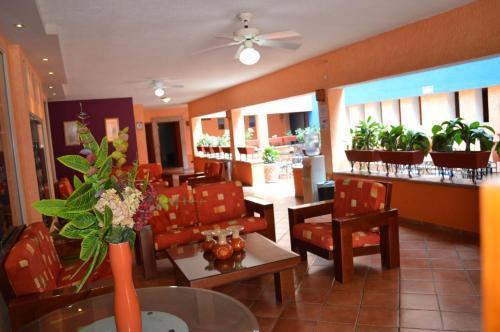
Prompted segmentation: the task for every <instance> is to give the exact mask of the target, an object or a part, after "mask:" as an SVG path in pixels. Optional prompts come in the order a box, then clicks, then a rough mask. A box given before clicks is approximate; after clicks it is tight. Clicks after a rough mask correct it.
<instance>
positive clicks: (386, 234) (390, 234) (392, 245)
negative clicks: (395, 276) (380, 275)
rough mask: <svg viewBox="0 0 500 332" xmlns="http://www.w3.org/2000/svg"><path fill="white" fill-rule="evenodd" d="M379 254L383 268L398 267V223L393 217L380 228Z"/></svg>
mask: <svg viewBox="0 0 500 332" xmlns="http://www.w3.org/2000/svg"><path fill="white" fill-rule="evenodd" d="M380 255H381V256H382V266H383V267H385V268H389V269H390V268H395V267H399V223H398V218H397V217H396V218H393V219H392V220H390V221H389V224H388V225H387V226H383V227H381V228H380Z"/></svg>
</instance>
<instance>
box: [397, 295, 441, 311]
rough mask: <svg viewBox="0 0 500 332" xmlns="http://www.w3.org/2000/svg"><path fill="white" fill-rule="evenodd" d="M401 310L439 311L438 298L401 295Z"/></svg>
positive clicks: (434, 296) (433, 296)
mask: <svg viewBox="0 0 500 332" xmlns="http://www.w3.org/2000/svg"><path fill="white" fill-rule="evenodd" d="M400 308H401V309H423V310H439V305H438V300H437V296H436V295H434V294H432V295H430V294H401V304H400Z"/></svg>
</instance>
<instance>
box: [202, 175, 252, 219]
mask: <svg viewBox="0 0 500 332" xmlns="http://www.w3.org/2000/svg"><path fill="white" fill-rule="evenodd" d="M193 194H194V200H195V204H196V212H197V214H198V222H199V223H200V224H202V225H209V224H213V223H216V222H219V221H226V220H231V219H237V218H242V217H244V216H245V215H246V209H245V200H244V196H243V187H242V185H241V183H240V182H219V183H211V184H206V185H201V186H198V187H196V188H195V189H193Z"/></svg>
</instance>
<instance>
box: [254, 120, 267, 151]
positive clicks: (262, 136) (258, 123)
mask: <svg viewBox="0 0 500 332" xmlns="http://www.w3.org/2000/svg"><path fill="white" fill-rule="evenodd" d="M255 127H256V128H255V129H257V137H258V138H259V148H260V149H264V148H266V147H268V146H269V127H268V125H267V114H265V113H259V114H255Z"/></svg>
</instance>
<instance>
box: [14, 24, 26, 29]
mask: <svg viewBox="0 0 500 332" xmlns="http://www.w3.org/2000/svg"><path fill="white" fill-rule="evenodd" d="M14 26H15V27H16V28H18V29H22V28H24V24H21V23H17V24H14Z"/></svg>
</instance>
